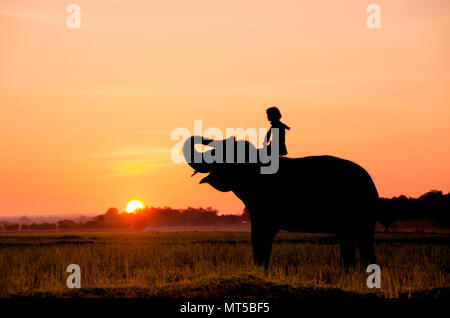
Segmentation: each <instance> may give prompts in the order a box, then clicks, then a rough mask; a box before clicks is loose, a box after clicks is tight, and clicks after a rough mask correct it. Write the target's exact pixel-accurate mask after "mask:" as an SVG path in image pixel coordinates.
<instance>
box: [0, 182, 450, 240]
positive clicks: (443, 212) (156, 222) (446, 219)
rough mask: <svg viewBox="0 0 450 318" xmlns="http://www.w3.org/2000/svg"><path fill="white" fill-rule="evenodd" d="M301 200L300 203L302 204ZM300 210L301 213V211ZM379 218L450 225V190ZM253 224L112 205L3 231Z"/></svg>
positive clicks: (210, 213)
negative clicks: (85, 216)
mask: <svg viewBox="0 0 450 318" xmlns="http://www.w3.org/2000/svg"><path fill="white" fill-rule="evenodd" d="M300 205H301V202H299V206H300ZM293 213H294V212H293ZM299 213H300V212H299ZM376 213H377V214H378V218H377V219H378V220H379V222H380V223H381V224H383V226H385V227H386V228H388V227H389V226H390V225H392V224H393V223H394V222H396V221H398V220H415V219H416V220H423V219H428V220H433V221H434V222H435V223H437V224H438V225H439V226H441V227H446V228H448V227H450V193H447V194H443V193H442V191H437V190H432V191H429V192H427V193H425V194H424V195H422V196H420V197H418V198H411V197H406V196H404V195H401V196H398V197H393V198H389V199H388V198H381V199H380V202H379V206H378V208H377V212H376ZM248 223H250V217H249V213H248V211H247V210H246V209H244V211H243V212H242V214H240V215H235V214H227V215H219V213H218V211H217V210H216V209H213V208H206V209H205V208H192V207H188V208H187V209H173V208H170V207H162V208H161V207H146V208H144V209H142V210H137V211H136V212H135V213H126V212H121V213H119V211H118V210H117V209H116V208H109V209H108V210H107V211H106V213H104V214H101V215H98V216H96V217H94V218H93V219H92V220H88V221H85V222H76V221H73V220H60V221H58V222H57V223H47V222H44V223H31V224H19V223H7V222H5V223H3V224H0V230H4V231H18V230H88V229H136V230H142V229H145V228H146V227H201V226H230V225H231V226H232V225H241V224H248Z"/></svg>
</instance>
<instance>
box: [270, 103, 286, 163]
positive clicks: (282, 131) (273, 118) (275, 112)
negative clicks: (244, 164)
mask: <svg viewBox="0 0 450 318" xmlns="http://www.w3.org/2000/svg"><path fill="white" fill-rule="evenodd" d="M266 113H267V119H268V120H269V121H270V124H271V127H270V129H269V131H268V132H267V135H266V138H265V140H264V147H267V148H268V149H267V150H268V153H269V154H270V152H271V151H270V150H271V145H272V143H270V144H269V145H267V143H268V142H269V141H270V137H271V134H272V128H278V136H279V139H278V140H279V144H280V149H279V155H280V156H285V155H287V149H286V129H287V130H289V129H291V128H290V127H289V126H287V125H285V124H284V123H282V122H281V121H280V119H281V112H280V110H279V109H278V108H277V107H269V108H267V110H266Z"/></svg>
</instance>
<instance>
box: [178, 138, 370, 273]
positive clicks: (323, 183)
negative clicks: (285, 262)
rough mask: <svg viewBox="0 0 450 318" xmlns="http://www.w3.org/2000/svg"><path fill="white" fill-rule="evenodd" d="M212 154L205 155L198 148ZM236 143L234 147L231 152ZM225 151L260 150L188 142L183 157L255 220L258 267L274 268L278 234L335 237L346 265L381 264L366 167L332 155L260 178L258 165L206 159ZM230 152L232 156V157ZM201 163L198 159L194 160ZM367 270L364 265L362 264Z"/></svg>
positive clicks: (285, 165) (298, 161) (289, 163)
mask: <svg viewBox="0 0 450 318" xmlns="http://www.w3.org/2000/svg"><path fill="white" fill-rule="evenodd" d="M197 144H202V145H206V146H208V147H209V148H210V149H209V150H207V151H204V152H200V151H198V150H196V149H195V145H197ZM230 144H231V147H230ZM218 146H221V150H222V152H223V154H222V155H223V157H224V158H230V152H231V151H230V149H231V150H232V154H231V158H234V159H236V153H237V152H238V151H237V149H245V151H246V155H247V157H250V153H252V152H253V153H254V152H256V153H257V154H258V156H259V152H260V151H261V149H256V148H255V147H254V146H253V145H252V144H251V143H250V142H248V141H243V140H242V141H236V140H235V139H234V138H232V139H226V140H220V141H217V140H211V139H207V138H203V137H201V136H192V137H190V138H188V139H187V140H186V141H185V143H184V146H183V154H184V157H185V159H186V161H187V162H188V164H189V165H190V166H191V167H192V168H193V169H194V171H195V172H194V174H195V173H207V175H206V176H205V177H204V178H203V179H202V180H201V181H200V183H208V184H210V185H211V186H213V187H214V188H215V189H217V190H219V191H223V192H227V191H232V192H233V193H234V194H235V195H236V196H237V197H238V198H239V199H240V200H242V202H243V203H244V204H245V206H246V208H247V210H248V211H249V215H250V220H251V240H252V247H253V257H254V261H255V264H256V265H262V266H265V268H266V269H267V268H268V266H269V260H270V254H271V248H272V242H273V239H274V237H275V235H276V234H277V232H278V231H279V230H284V231H288V232H306V233H334V234H335V235H336V239H337V241H338V243H339V245H340V251H341V259H342V262H343V265H344V266H346V267H348V266H352V265H354V264H355V254H356V248H358V249H359V251H360V257H361V263H362V264H363V263H366V265H368V264H374V263H376V259H375V253H374V249H373V244H374V231H375V222H376V217H375V214H376V209H377V205H378V202H379V196H378V192H377V189H376V187H375V184H374V182H373V181H372V178H371V177H370V175H369V174H368V173H367V171H366V170H364V169H363V168H362V167H361V166H359V165H357V164H356V163H353V162H351V161H348V160H345V159H341V158H337V157H333V156H310V157H303V158H287V157H280V158H279V167H278V170H277V172H276V173H273V174H261V173H260V166H261V165H263V163H261V162H260V161H259V160H257V161H256V162H238V160H231V162H230V160H228V161H225V160H216V161H215V162H211V160H207V158H210V157H211V156H214V155H215V152H216V148H217V147H218ZM227 151H228V156H227ZM195 159H196V160H195ZM363 265H364V264H363Z"/></svg>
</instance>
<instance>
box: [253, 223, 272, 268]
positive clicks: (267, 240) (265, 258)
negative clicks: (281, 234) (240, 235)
mask: <svg viewBox="0 0 450 318" xmlns="http://www.w3.org/2000/svg"><path fill="white" fill-rule="evenodd" d="M276 234H277V230H276V229H273V228H271V227H268V226H264V225H259V224H254V223H252V247H253V259H254V261H255V264H256V265H257V266H264V268H265V269H266V270H267V269H268V267H269V261H270V253H271V251H272V243H273V238H274V237H275V235H276Z"/></svg>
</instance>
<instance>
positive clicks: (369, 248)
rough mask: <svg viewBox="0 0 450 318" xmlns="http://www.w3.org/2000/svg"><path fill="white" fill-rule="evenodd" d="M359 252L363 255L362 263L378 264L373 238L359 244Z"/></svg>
mask: <svg viewBox="0 0 450 318" xmlns="http://www.w3.org/2000/svg"><path fill="white" fill-rule="evenodd" d="M358 248H359V254H360V255H361V265H363V266H367V265H369V264H376V263H377V259H376V256H375V251H374V249H373V239H366V240H364V241H363V242H361V243H360V244H359V246H358Z"/></svg>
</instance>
